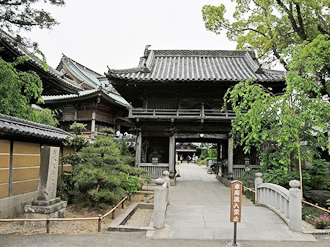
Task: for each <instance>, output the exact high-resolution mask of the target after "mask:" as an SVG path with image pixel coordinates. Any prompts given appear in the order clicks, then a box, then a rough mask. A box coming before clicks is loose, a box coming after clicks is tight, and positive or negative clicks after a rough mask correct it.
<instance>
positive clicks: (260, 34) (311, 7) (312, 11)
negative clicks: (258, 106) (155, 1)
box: [202, 0, 330, 66]
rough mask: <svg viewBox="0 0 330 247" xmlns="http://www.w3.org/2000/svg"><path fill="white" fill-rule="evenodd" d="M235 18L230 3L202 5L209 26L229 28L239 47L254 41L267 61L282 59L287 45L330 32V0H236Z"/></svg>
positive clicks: (230, 37)
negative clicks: (228, 10) (230, 16)
mask: <svg viewBox="0 0 330 247" xmlns="http://www.w3.org/2000/svg"><path fill="white" fill-rule="evenodd" d="M232 2H235V3H236V9H235V12H234V14H233V19H234V21H230V20H229V19H228V18H226V17H225V13H226V7H225V5H224V4H220V5H219V6H212V5H205V6H204V7H203V9H202V14H203V19H204V22H205V27H206V28H207V30H210V31H212V32H215V33H216V34H220V33H222V31H223V30H224V31H226V32H227V37H228V38H229V39H230V40H232V41H237V48H238V49H245V48H247V46H249V45H252V46H253V47H254V48H255V49H256V50H257V52H258V55H259V58H260V59H262V60H263V61H264V62H265V63H267V64H272V63H273V62H274V61H279V60H280V61H281V63H282V64H283V65H284V66H286V65H287V61H285V60H284V59H283V55H284V53H285V50H286V48H288V47H292V46H294V45H296V44H301V43H302V42H304V41H311V40H313V39H315V38H316V37H317V36H318V35H319V34H328V35H329V34H330V27H329V23H330V15H329V0H319V1H310V0H299V1H297V0H232Z"/></svg>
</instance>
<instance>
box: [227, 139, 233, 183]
mask: <svg viewBox="0 0 330 247" xmlns="http://www.w3.org/2000/svg"><path fill="white" fill-rule="evenodd" d="M233 149H234V147H233V138H231V137H229V138H228V177H229V179H232V178H233V170H234V169H233V166H234V152H233Z"/></svg>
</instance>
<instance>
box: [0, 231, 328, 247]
mask: <svg viewBox="0 0 330 247" xmlns="http://www.w3.org/2000/svg"><path fill="white" fill-rule="evenodd" d="M316 237H317V238H318V241H317V242H306V241H304V242H301V241H251V240H250V241H248V240H242V241H240V243H241V244H242V245H243V246H244V247H283V246H289V247H330V236H329V235H319V236H316ZM227 242H228V241H227V240H194V239H190V240H186V239H176V240H174V239H146V238H145V233H144V232H108V231H106V232H105V233H91V234H86V233H84V234H39V235H11V234H7V235H2V234H0V246H1V247H45V246H47V247H90V246H95V247H103V246H104V247H110V246H114V247H147V246H150V247H155V246H157V247H176V246H180V247H222V246H223V247H225V246H226V243H227Z"/></svg>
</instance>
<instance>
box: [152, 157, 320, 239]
mask: <svg viewBox="0 0 330 247" xmlns="http://www.w3.org/2000/svg"><path fill="white" fill-rule="evenodd" d="M178 170H180V175H181V177H180V178H178V179H177V184H176V186H172V187H171V192H170V193H171V194H170V205H169V206H168V208H167V212H166V223H165V224H166V227H165V228H164V229H160V230H156V231H148V232H147V235H146V236H147V238H149V239H199V240H214V239H217V240H220V239H221V240H223V239H227V240H230V239H232V238H233V228H234V226H233V223H231V222H230V220H229V214H230V188H227V187H225V186H224V185H223V184H221V183H220V182H219V181H218V180H216V178H215V175H214V174H208V173H207V169H206V168H205V167H200V166H198V165H196V164H186V163H183V164H181V165H179V166H178ZM241 221H242V222H241V223H238V226H237V228H238V233H237V239H238V241H239V240H269V241H316V239H315V238H314V236H313V235H309V234H303V233H297V232H293V231H291V230H289V228H288V226H287V225H286V223H285V222H284V221H283V220H282V219H281V218H280V217H279V216H277V215H276V214H275V213H274V212H273V211H271V210H270V209H267V208H264V207H260V206H254V204H253V203H251V201H250V200H247V199H246V198H245V197H244V196H242V220H241Z"/></svg>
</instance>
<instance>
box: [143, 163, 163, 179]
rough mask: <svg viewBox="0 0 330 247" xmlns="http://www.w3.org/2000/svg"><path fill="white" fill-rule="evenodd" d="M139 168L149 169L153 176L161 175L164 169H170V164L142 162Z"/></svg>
mask: <svg viewBox="0 0 330 247" xmlns="http://www.w3.org/2000/svg"><path fill="white" fill-rule="evenodd" d="M139 168H141V169H145V170H147V171H148V174H149V175H150V176H151V177H160V176H162V175H163V172H164V171H168V169H169V166H168V164H158V165H153V164H151V163H141V164H140V165H139Z"/></svg>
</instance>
